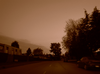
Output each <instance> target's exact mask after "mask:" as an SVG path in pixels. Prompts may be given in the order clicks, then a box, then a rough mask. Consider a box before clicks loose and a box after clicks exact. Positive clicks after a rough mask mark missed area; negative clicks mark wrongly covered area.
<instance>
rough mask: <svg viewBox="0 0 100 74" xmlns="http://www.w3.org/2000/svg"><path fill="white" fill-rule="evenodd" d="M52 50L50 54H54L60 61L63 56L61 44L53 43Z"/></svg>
mask: <svg viewBox="0 0 100 74" xmlns="http://www.w3.org/2000/svg"><path fill="white" fill-rule="evenodd" d="M50 48H51V50H50V52H53V53H54V54H55V57H57V58H58V59H59V58H60V55H61V48H60V43H51V47H50Z"/></svg>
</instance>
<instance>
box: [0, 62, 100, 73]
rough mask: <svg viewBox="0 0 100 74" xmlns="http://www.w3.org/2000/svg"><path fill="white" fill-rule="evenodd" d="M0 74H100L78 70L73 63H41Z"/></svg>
mask: <svg viewBox="0 0 100 74" xmlns="http://www.w3.org/2000/svg"><path fill="white" fill-rule="evenodd" d="M0 74H100V71H88V70H84V69H82V68H78V67H77V66H76V64H75V63H67V62H63V61H42V62H37V63H31V64H27V65H22V66H16V67H11V68H5V69H1V70H0Z"/></svg>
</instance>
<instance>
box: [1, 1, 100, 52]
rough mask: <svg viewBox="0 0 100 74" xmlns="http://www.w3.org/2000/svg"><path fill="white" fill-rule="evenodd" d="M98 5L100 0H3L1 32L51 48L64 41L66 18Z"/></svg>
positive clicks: (72, 17)
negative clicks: (52, 44)
mask: <svg viewBox="0 0 100 74" xmlns="http://www.w3.org/2000/svg"><path fill="white" fill-rule="evenodd" d="M95 6H97V8H98V9H100V0H0V34H1V35H5V36H8V37H11V38H15V39H20V40H21V39H22V40H26V41H29V42H30V43H33V44H38V45H42V46H45V47H47V48H50V44H51V43H55V42H56V43H58V42H59V43H61V42H62V37H63V36H64V35H65V33H64V30H65V26H66V21H68V20H69V19H74V20H77V19H79V18H82V17H84V9H86V10H87V12H88V13H91V12H92V11H93V8H94V7H95ZM63 52H64V50H63Z"/></svg>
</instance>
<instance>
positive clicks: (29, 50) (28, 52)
mask: <svg viewBox="0 0 100 74" xmlns="http://www.w3.org/2000/svg"><path fill="white" fill-rule="evenodd" d="M31 53H32V52H31V49H30V48H28V50H27V55H28V56H29V55H30V54H31Z"/></svg>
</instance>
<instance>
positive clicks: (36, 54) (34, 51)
mask: <svg viewBox="0 0 100 74" xmlns="http://www.w3.org/2000/svg"><path fill="white" fill-rule="evenodd" d="M33 54H34V55H35V56H42V55H43V50H42V49H41V48H36V49H34V50H33Z"/></svg>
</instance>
